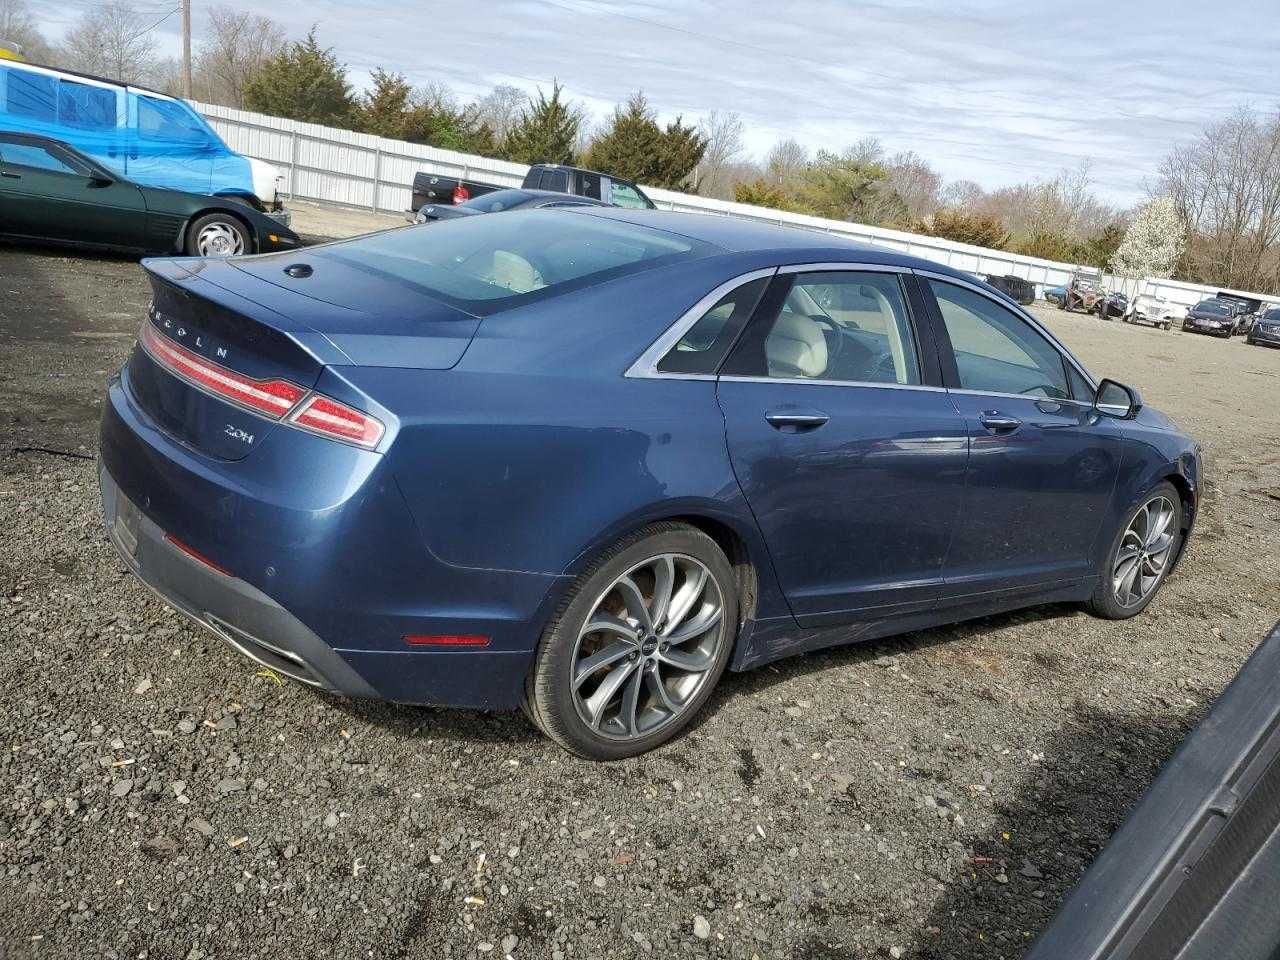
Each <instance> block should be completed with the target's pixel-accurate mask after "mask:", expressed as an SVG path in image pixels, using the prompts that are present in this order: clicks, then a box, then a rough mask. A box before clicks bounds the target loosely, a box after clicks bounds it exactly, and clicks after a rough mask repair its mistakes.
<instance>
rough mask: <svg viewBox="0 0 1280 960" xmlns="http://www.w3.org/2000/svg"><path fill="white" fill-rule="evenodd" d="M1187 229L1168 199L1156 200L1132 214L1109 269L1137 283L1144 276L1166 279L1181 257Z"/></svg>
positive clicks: (1171, 199)
mask: <svg viewBox="0 0 1280 960" xmlns="http://www.w3.org/2000/svg"><path fill="white" fill-rule="evenodd" d="M1186 242H1187V228H1186V226H1185V225H1184V224H1183V223H1182V219H1181V218H1180V217H1179V216H1178V210H1177V207H1176V206H1175V205H1174V202H1173V198H1172V197H1157V198H1156V199H1154V200H1152V201H1151V202H1150V203H1147V204H1145V205H1144V206H1143V207H1142V208H1141V209H1140V210H1139V211H1138V212H1137V214H1135V215H1134V218H1133V223H1132V224H1130V226H1129V229H1128V230H1127V231H1126V232H1125V235H1124V239H1123V240H1121V241H1120V246H1119V247H1117V248H1116V252H1115V253H1114V254H1112V255H1111V270H1112V272H1113V273H1115V274H1117V275H1118V276H1122V277H1128V278H1131V279H1133V280H1135V281H1137V282H1139V283H1141V281H1142V280H1143V279H1145V278H1146V277H1167V276H1169V275H1170V274H1172V273H1173V267H1174V265H1175V264H1176V263H1177V262H1178V257H1179V256H1181V255H1182V249H1183V247H1184V246H1185V244H1186Z"/></svg>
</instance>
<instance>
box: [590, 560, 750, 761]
mask: <svg viewBox="0 0 1280 960" xmlns="http://www.w3.org/2000/svg"><path fill="white" fill-rule="evenodd" d="M726 636H727V628H726V626H725V623H724V595H723V593H722V592H721V586H720V584H719V583H717V582H716V578H715V576H714V575H713V574H712V573H711V571H710V570H709V569H708V568H707V566H706V564H704V563H703V562H702V561H700V560H697V559H695V558H694V557H690V556H687V555H684V554H677V553H664V554H660V555H659V556H656V557H652V558H650V559H648V560H645V561H643V562H641V563H638V564H636V565H635V566H633V567H631V569H629V570H628V571H627V572H626V573H624V574H622V575H621V576H620V577H618V578H617V579H616V580H614V581H613V583H612V584H610V586H609V587H608V589H606V590H605V591H604V592H603V593H602V594H600V596H599V597H598V598H597V600H596V602H595V604H594V605H593V606H592V608H591V613H590V614H589V615H588V617H587V619H586V622H585V623H584V624H583V627H582V629H581V631H580V632H579V634H578V639H577V643H576V644H575V645H574V651H573V656H572V658H571V659H570V669H571V670H572V675H571V678H570V683H571V685H572V690H573V700H574V706H575V707H576V708H577V711H578V715H579V716H580V717H581V718H582V720H583V722H585V723H586V724H587V726H588V727H590V729H591V730H592V731H594V732H595V733H597V734H599V735H601V736H603V737H606V738H608V739H611V740H635V739H638V738H640V737H647V736H649V735H651V734H653V733H654V732H656V731H658V730H659V729H661V728H662V727H665V726H666V725H668V724H670V723H671V722H672V721H674V720H675V719H676V718H677V717H680V716H681V715H682V714H683V713H684V712H685V710H686V709H687V708H688V706H689V704H691V703H692V702H693V701H694V700H695V699H696V697H697V696H698V693H699V692H700V691H701V690H702V688H703V686H704V685H705V684H706V682H707V680H708V678H709V677H710V676H711V674H712V672H713V668H714V667H715V665H716V663H717V660H718V658H719V655H720V652H721V646H722V645H723V644H724V643H725V637H726Z"/></svg>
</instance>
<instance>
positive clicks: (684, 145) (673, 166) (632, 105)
mask: <svg viewBox="0 0 1280 960" xmlns="http://www.w3.org/2000/svg"><path fill="white" fill-rule="evenodd" d="M706 149H707V140H706V137H704V136H703V135H702V134H700V133H698V131H697V128H696V127H692V126H685V125H684V124H683V123H682V122H681V118H680V117H676V119H675V121H674V122H672V123H669V124H667V127H666V129H665V130H663V129H662V128H661V127H659V126H658V121H657V119H656V118H655V116H654V113H653V111H652V110H651V109H650V108H649V102H648V101H647V100H646V99H645V96H644V94H643V93H636V94H635V95H634V96H632V97H631V99H629V100H628V101H627V102H626V103H625V104H624V105H622V106H620V107H618V108H617V109H616V110H614V112H613V116H612V117H611V118H610V120H609V125H608V126H607V127H606V128H605V130H604V132H603V133H602V134H601V135H600V136H599V137H597V138H596V139H595V140H594V141H592V144H591V148H590V150H589V151H588V159H587V163H588V165H589V166H591V167H594V168H595V169H597V170H601V171H603V172H605V173H608V174H612V175H613V176H616V177H621V178H624V179H627V180H633V181H635V182H637V183H643V184H650V185H652V186H655V187H680V186H684V185H685V181H686V180H687V178H688V177H689V174H691V173H692V172H693V169H694V167H696V166H697V165H698V161H700V160H701V159H702V154H703V153H704V152H705V151H706Z"/></svg>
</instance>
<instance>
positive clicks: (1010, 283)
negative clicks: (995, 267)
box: [984, 273, 1036, 306]
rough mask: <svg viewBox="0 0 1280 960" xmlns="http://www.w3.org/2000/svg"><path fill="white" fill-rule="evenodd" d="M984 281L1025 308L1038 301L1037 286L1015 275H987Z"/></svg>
mask: <svg viewBox="0 0 1280 960" xmlns="http://www.w3.org/2000/svg"><path fill="white" fill-rule="evenodd" d="M984 279H985V280H986V282H987V283H989V284H990V285H991V286H993V287H995V288H996V289H997V290H999V291H1000V292H1001V293H1004V294H1007V295H1008V296H1009V298H1010V299H1011V300H1014V301H1016V302H1017V303H1020V304H1022V305H1023V306H1026V305H1027V304H1031V303H1035V301H1036V285H1035V284H1034V283H1032V282H1031V281H1030V280H1025V279H1023V278H1022V277H1015V276H1014V275H1013V274H1005V275H1004V276H997V275H996V274H994V273H989V274H987V275H986V277H985V278H984Z"/></svg>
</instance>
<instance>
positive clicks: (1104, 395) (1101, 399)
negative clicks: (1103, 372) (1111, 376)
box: [1093, 380, 1142, 420]
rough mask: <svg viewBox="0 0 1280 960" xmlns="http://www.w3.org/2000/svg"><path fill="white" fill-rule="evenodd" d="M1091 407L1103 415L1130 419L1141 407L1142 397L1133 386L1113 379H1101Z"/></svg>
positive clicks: (1118, 418)
mask: <svg viewBox="0 0 1280 960" xmlns="http://www.w3.org/2000/svg"><path fill="white" fill-rule="evenodd" d="M1093 409H1095V410H1097V411H1098V413H1100V414H1102V415H1103V416H1104V417H1114V418H1115V419H1117V420H1132V419H1133V418H1134V417H1136V416H1137V415H1138V411H1139V410H1141V409H1142V397H1141V396H1140V395H1139V394H1138V391H1137V390H1135V389H1133V387H1126V386H1125V385H1124V384H1123V383H1117V382H1116V381H1114V380H1103V381H1102V382H1101V383H1099V384H1098V392H1097V394H1095V395H1094V398H1093Z"/></svg>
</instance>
